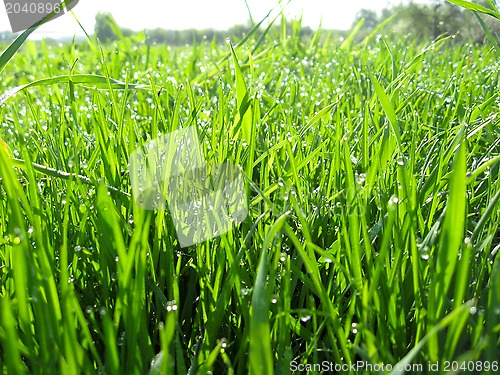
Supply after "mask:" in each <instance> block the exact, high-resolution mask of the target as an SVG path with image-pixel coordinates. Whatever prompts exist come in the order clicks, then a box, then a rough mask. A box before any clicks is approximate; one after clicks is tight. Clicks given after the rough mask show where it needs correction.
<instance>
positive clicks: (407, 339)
mask: <svg viewBox="0 0 500 375" xmlns="http://www.w3.org/2000/svg"><path fill="white" fill-rule="evenodd" d="M299 28H300V24H297V23H295V24H294V28H293V29H292V30H280V31H277V29H269V30H268V33H266V34H265V36H264V37H263V39H260V40H254V39H253V38H252V37H250V38H248V39H247V40H246V41H244V42H243V43H240V44H236V45H234V49H232V48H231V46H230V45H228V44H224V43H217V42H213V43H212V42H211V41H207V42H206V43H203V44H200V45H197V46H195V47H192V48H183V49H170V48H168V47H166V46H157V45H149V44H148V42H147V41H146V40H145V39H143V38H141V37H137V38H135V39H124V40H121V41H119V42H116V43H115V44H114V45H109V46H102V47H101V46H99V45H97V44H95V43H94V44H92V46H89V45H78V44H73V45H61V46H55V45H47V44H45V43H34V42H28V43H27V44H25V45H24V46H23V48H22V49H21V50H20V51H19V53H17V54H15V55H14V56H13V59H12V60H11V61H10V63H9V65H7V66H6V67H5V70H4V71H3V72H2V73H1V74H2V76H1V81H0V82H1V83H0V87H2V92H6V91H7V90H8V89H13V88H14V87H17V86H20V85H28V86H26V87H24V88H23V89H21V90H19V91H18V92H17V93H16V94H13V92H12V96H8V97H7V96H6V97H3V98H2V105H1V107H0V123H1V138H2V139H3V140H4V141H5V142H6V143H7V144H8V145H9V147H10V149H11V150H12V153H13V157H9V155H8V154H7V153H6V152H5V150H4V148H3V147H2V148H0V158H1V163H0V176H1V182H0V232H1V234H2V236H1V237H0V288H1V289H0V294H1V298H0V303H1V308H0V312H1V319H0V343H1V346H0V370H1V372H2V373H9V374H21V373H34V374H54V373H65V374H80V373H85V374H87V373H88V374H92V373H96V372H99V373H105V374H123V373H127V374H128V373H130V374H139V373H147V372H148V371H150V369H153V370H152V372H153V373H173V374H186V373H191V374H195V373H208V372H213V373H236V374H246V373H247V372H248V371H250V372H251V373H254V374H264V373H265V374H268V373H272V372H273V371H274V372H275V373H278V374H287V373H290V372H291V371H290V362H291V361H296V363H302V364H306V363H308V364H313V363H320V362H321V361H332V362H336V363H338V364H346V363H349V362H353V361H366V362H367V363H370V364H382V363H384V364H391V365H393V366H394V367H395V365H396V364H397V363H399V362H400V363H401V364H405V363H406V364H410V363H413V364H424V370H425V369H426V367H425V366H427V363H429V362H432V363H434V362H436V361H440V362H441V363H444V362H445V361H458V363H459V364H460V365H462V363H465V365H469V366H470V363H472V362H468V361H490V362H489V363H490V366H491V365H492V364H493V361H498V358H499V357H500V350H499V346H500V340H499V332H500V260H499V257H498V256H496V255H497V252H498V251H499V249H500V231H499V221H500V203H499V200H500V179H499V169H500V127H499V123H500V119H499V115H498V106H499V104H500V99H499V97H498V90H499V77H500V64H499V63H498V62H497V57H496V55H495V53H494V49H490V48H488V47H486V46H484V47H477V46H472V45H464V46H458V45H454V44H452V42H451V39H448V40H443V41H440V42H437V43H436V44H435V45H431V46H427V47H426V46H422V45H418V44H416V43H415V42H413V40H412V39H411V38H408V37H406V38H405V37H395V36H387V37H380V38H371V39H370V40H368V41H367V42H366V43H362V44H356V43H354V42H352V40H351V39H348V40H347V41H348V42H347V43H346V42H345V43H343V44H341V43H338V42H337V41H333V40H329V39H328V38H327V39H326V40H325V38H323V37H322V38H320V37H319V35H318V36H315V37H314V39H313V40H312V41H305V40H302V39H300V37H299V32H298V30H299ZM284 35H291V36H290V37H284ZM320 40H321V42H320ZM424 47H426V48H424ZM54 77H57V78H54ZM42 79H45V81H40V80H42ZM33 82H35V83H34V84H33ZM30 84H31V85H30ZM134 85H142V86H134ZM189 125H194V126H195V127H196V129H197V131H198V135H199V138H200V140H201V143H202V148H203V151H204V155H205V158H206V160H207V162H208V163H211V164H212V163H220V162H228V163H231V164H235V165H240V166H242V169H243V173H244V174H245V178H246V181H247V183H248V184H247V185H248V201H249V216H248V217H247V219H246V220H245V221H244V222H243V223H242V224H241V225H239V226H238V227H236V228H235V229H234V230H233V231H232V232H229V233H227V234H224V235H222V236H221V237H218V238H215V239H213V240H210V241H207V242H205V243H201V244H198V245H196V246H192V247H189V248H184V249H181V248H180V247H179V245H178V243H177V239H176V236H175V230H174V226H173V223H172V219H171V217H170V216H169V215H168V213H165V212H154V211H144V210H142V209H141V208H139V207H138V206H136V205H135V204H134V201H133V199H131V197H130V196H129V193H131V188H130V180H129V176H128V172H127V168H128V167H127V163H128V156H129V155H130V153H131V152H132V151H134V150H135V149H136V148H137V147H139V146H140V145H142V144H144V143H145V142H147V141H148V140H151V139H154V138H156V137H158V136H159V135H160V134H165V133H167V132H169V131H172V130H175V129H178V128H179V127H186V126H189ZM153 359H154V364H153V365H152V366H151V362H152V361H153ZM478 363H479V362H475V365H476V367H475V368H476V369H478V367H477V364H478ZM473 364H474V363H473ZM485 366H486V364H485ZM469 369H470V367H469ZM313 372H314V371H313ZM360 372H361V373H363V372H366V373H369V371H360ZM412 372H413V373H416V372H418V371H416V370H414V371H409V372H408V373H412ZM440 372H443V367H440ZM465 372H467V371H465ZM477 372H480V371H477ZM395 373H396V372H395ZM491 373H494V371H491Z"/></svg>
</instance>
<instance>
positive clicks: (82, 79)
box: [0, 74, 149, 106]
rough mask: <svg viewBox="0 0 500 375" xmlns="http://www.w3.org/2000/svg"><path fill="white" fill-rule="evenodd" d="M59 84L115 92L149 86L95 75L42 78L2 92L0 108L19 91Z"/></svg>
mask: <svg viewBox="0 0 500 375" xmlns="http://www.w3.org/2000/svg"><path fill="white" fill-rule="evenodd" d="M60 83H71V84H80V85H86V86H89V87H96V88H99V89H105V88H108V87H109V85H110V86H111V88H112V89H115V90H125V89H129V88H130V89H147V88H149V86H147V85H134V84H127V83H124V82H120V81H117V80H114V79H109V81H108V78H107V77H104V76H100V75H96V74H72V75H64V76H57V77H51V78H44V79H39V80H37V81H34V82H30V83H27V84H25V85H21V86H17V87H14V88H12V89H10V90H7V91H6V92H4V93H3V94H2V95H0V106H1V105H2V104H4V103H5V101H6V100H7V99H9V98H11V97H12V96H14V95H15V94H17V93H18V92H19V91H22V90H25V89H28V88H31V87H37V86H48V85H54V84H60Z"/></svg>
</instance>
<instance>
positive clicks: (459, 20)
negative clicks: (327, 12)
mask: <svg viewBox="0 0 500 375" xmlns="http://www.w3.org/2000/svg"><path fill="white" fill-rule="evenodd" d="M474 2H475V3H477V4H480V5H483V6H485V7H488V2H487V0H476V1H474ZM391 16H393V19H392V20H390V21H389V22H388V24H387V26H386V27H385V29H384V30H385V31H386V32H387V31H389V30H392V31H394V33H395V34H402V35H408V34H411V35H413V36H414V37H416V38H417V39H419V40H422V41H430V40H432V39H436V38H438V37H440V36H445V35H452V36H455V38H454V40H455V41H456V42H457V43H463V42H473V43H483V42H484V41H485V34H484V31H483V29H482V28H481V27H480V25H479V23H478V21H477V19H476V18H475V16H474V14H473V13H472V12H470V11H467V10H464V9H462V8H460V7H458V6H456V5H453V4H450V3H448V2H447V1H444V0H434V2H433V3H430V4H419V3H414V2H412V1H410V2H409V3H405V4H399V5H395V6H392V7H389V8H386V9H383V10H382V12H381V13H380V14H378V13H377V12H375V11H373V10H370V9H361V10H360V11H359V12H358V14H357V16H356V19H355V21H354V24H353V26H354V25H357V24H358V22H359V21H360V20H361V19H364V23H363V25H362V27H361V29H360V31H359V33H358V34H357V35H356V38H355V39H356V40H361V39H363V38H364V37H365V36H367V35H369V34H370V33H371V32H372V31H373V30H374V29H375V28H376V27H377V26H378V25H380V23H381V22H384V21H385V20H387V19H388V18H389V17H391ZM482 19H483V21H484V22H485V24H486V25H487V26H488V28H489V30H491V32H492V34H493V35H494V36H495V37H496V38H497V39H498V37H499V36H500V22H498V20H496V19H494V18H493V17H490V16H485V15H483V16H482ZM294 22H299V23H300V21H291V22H290V21H287V24H286V27H285V28H283V25H278V24H276V25H274V26H273V29H274V31H275V32H276V35H281V32H282V30H283V29H286V30H287V31H290V30H295V31H294V32H292V34H293V35H294V37H295V38H297V37H298V38H300V39H308V38H311V37H312V35H313V34H314V31H313V30H312V29H311V28H309V27H301V26H300V25H299V28H300V30H301V31H300V32H299V33H297V32H296V28H297V27H296V25H295V24H294ZM294 25H295V26H294ZM251 29H252V25H251V24H250V23H248V24H246V25H236V26H233V27H232V28H230V29H229V30H225V31H222V30H213V29H206V30H197V29H189V30H165V29H160V28H158V29H154V30H147V31H146V34H147V35H148V38H149V40H150V41H151V42H152V43H165V44H169V45H172V46H181V45H186V44H192V43H200V42H202V41H203V40H209V41H213V40H216V41H223V40H225V39H226V38H227V37H229V38H230V39H232V40H240V39H241V38H243V37H244V35H245V34H247V33H248V32H249V31H250V30H251ZM94 31H95V36H96V37H97V38H99V40H100V41H101V42H103V43H106V42H112V41H114V40H117V39H121V38H123V37H128V36H131V35H133V34H134V32H133V31H132V30H129V29H124V28H121V27H120V26H118V24H117V23H116V21H115V20H114V18H113V16H112V15H111V14H109V13H98V14H97V16H96V23H95V29H94ZM262 32H263V30H260V31H258V32H257V35H259V34H260V35H261V34H262ZM328 32H329V33H330V36H331V37H335V38H337V37H339V38H340V37H345V36H346V35H348V34H349V31H344V30H328ZM0 40H1V39H0Z"/></svg>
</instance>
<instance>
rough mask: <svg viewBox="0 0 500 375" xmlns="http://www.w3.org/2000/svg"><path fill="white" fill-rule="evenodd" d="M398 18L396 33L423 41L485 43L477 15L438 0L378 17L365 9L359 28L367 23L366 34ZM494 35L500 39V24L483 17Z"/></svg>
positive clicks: (360, 14) (481, 1) (389, 10)
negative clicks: (446, 38) (452, 38)
mask: <svg viewBox="0 0 500 375" xmlns="http://www.w3.org/2000/svg"><path fill="white" fill-rule="evenodd" d="M475 3H478V4H481V5H483V6H486V7H487V6H488V5H487V1H486V0H476V1H475ZM391 15H395V17H394V20H393V21H391V23H390V26H389V27H391V28H392V29H393V30H394V31H395V32H397V33H401V34H412V35H415V36H416V37H417V38H420V39H435V38H437V37H438V36H440V35H456V36H457V38H456V39H457V40H460V41H464V40H465V41H473V42H476V43H478V42H482V41H483V40H484V38H485V35H484V32H483V30H482V29H481V27H480V26H479V24H478V22H477V20H476V19H475V17H474V15H473V14H472V13H471V12H470V11H465V10H463V9H461V8H459V7H457V6H456V5H453V4H450V3H448V2H446V1H442V0H435V1H434V2H433V3H432V4H417V3H413V2H411V1H410V3H409V4H401V5H396V6H393V7H390V8H387V9H384V10H383V11H382V14H381V15H380V16H378V15H377V14H376V13H375V12H373V11H371V10H366V9H362V10H361V11H359V12H358V15H357V17H356V21H355V24H356V23H357V22H358V21H359V20H360V19H361V18H364V19H365V23H364V25H363V29H364V32H365V33H367V32H369V31H370V30H373V29H374V28H375V27H376V26H377V25H378V24H379V23H380V22H382V21H383V20H385V19H387V18H388V17H390V16H391ZM483 18H484V21H485V23H486V24H487V25H488V26H489V28H490V30H491V31H492V33H493V35H495V34H497V35H500V22H498V20H495V19H493V18H492V17H483Z"/></svg>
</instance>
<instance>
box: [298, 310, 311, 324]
mask: <svg viewBox="0 0 500 375" xmlns="http://www.w3.org/2000/svg"><path fill="white" fill-rule="evenodd" d="M299 319H300V321H301V322H303V323H305V322H307V321H309V320H311V314H309V313H308V312H307V310H302V311H301V312H300V314H299Z"/></svg>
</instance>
